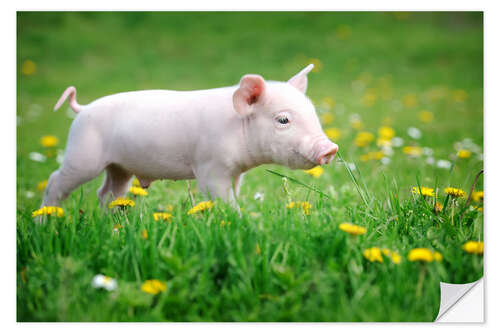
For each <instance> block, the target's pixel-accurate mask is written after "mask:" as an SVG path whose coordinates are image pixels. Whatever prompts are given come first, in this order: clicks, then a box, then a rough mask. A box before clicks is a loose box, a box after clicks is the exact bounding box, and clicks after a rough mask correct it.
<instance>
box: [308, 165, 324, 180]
mask: <svg viewBox="0 0 500 333" xmlns="http://www.w3.org/2000/svg"><path fill="white" fill-rule="evenodd" d="M304 172H305V173H307V174H308V175H311V176H313V177H314V178H319V177H321V175H322V174H323V172H324V170H323V168H322V167H320V166H319V165H318V166H315V167H314V168H312V169H309V170H304Z"/></svg>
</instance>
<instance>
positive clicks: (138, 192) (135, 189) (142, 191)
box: [129, 186, 148, 197]
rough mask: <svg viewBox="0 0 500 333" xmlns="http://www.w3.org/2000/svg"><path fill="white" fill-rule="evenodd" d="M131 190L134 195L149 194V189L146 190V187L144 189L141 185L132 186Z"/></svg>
mask: <svg viewBox="0 0 500 333" xmlns="http://www.w3.org/2000/svg"><path fill="white" fill-rule="evenodd" d="M129 191H130V193H132V194H133V195H137V196H141V197H143V196H146V195H148V191H146V190H145V189H143V188H142V187H140V186H132V187H130V190H129Z"/></svg>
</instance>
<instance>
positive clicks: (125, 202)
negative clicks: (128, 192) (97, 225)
mask: <svg viewBox="0 0 500 333" xmlns="http://www.w3.org/2000/svg"><path fill="white" fill-rule="evenodd" d="M134 206H135V202H134V201H133V200H130V199H127V198H117V199H116V200H114V201H112V202H111V203H110V204H109V205H108V207H109V208H110V209H111V208H114V207H134Z"/></svg>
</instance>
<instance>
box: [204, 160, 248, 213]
mask: <svg viewBox="0 0 500 333" xmlns="http://www.w3.org/2000/svg"><path fill="white" fill-rule="evenodd" d="M195 175H196V180H197V182H198V188H199V189H200V191H201V192H202V193H203V194H205V195H206V196H208V197H210V198H214V199H215V198H220V199H222V200H224V201H225V202H227V203H229V204H230V205H231V207H233V208H234V209H235V210H236V211H237V212H238V213H240V207H239V205H238V202H237V201H236V196H235V192H234V188H233V184H234V183H235V181H236V179H238V178H239V175H237V176H236V177H233V176H231V174H230V173H228V172H217V171H214V170H213V169H208V168H199V169H198V170H196V171H195ZM240 215H241V213H240Z"/></svg>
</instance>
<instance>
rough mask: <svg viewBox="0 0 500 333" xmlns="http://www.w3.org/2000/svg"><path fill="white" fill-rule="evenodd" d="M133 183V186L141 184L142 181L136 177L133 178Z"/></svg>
mask: <svg viewBox="0 0 500 333" xmlns="http://www.w3.org/2000/svg"><path fill="white" fill-rule="evenodd" d="M132 185H133V186H141V182H139V179H137V178H134V180H132Z"/></svg>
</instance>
